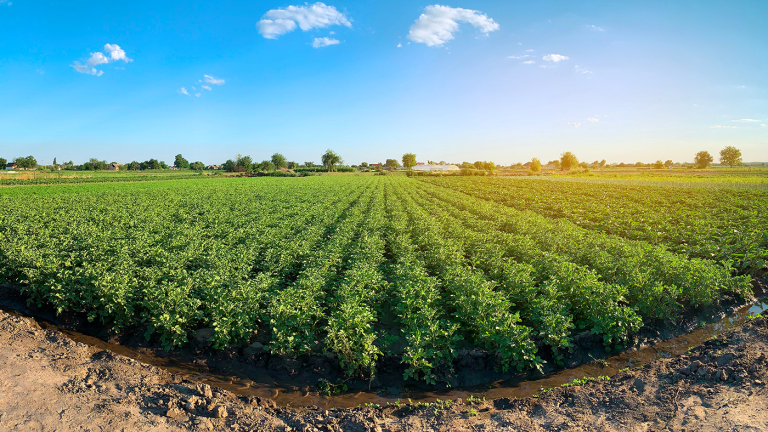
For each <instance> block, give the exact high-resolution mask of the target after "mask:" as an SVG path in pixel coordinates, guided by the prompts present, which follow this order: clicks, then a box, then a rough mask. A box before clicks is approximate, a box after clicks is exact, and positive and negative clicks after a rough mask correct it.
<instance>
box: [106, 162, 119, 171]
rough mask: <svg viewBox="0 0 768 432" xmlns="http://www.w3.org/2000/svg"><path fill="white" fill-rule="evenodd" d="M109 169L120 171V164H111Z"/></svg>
mask: <svg viewBox="0 0 768 432" xmlns="http://www.w3.org/2000/svg"><path fill="white" fill-rule="evenodd" d="M109 170H110V171H120V164H116V163H113V164H109Z"/></svg>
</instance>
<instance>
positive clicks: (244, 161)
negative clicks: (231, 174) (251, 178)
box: [235, 155, 253, 172]
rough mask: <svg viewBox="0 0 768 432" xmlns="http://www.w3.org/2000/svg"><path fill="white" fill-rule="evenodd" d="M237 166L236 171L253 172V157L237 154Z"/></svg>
mask: <svg viewBox="0 0 768 432" xmlns="http://www.w3.org/2000/svg"><path fill="white" fill-rule="evenodd" d="M235 167H236V170H235V171H237V172H253V158H251V157H250V156H241V155H237V159H236V160H235Z"/></svg>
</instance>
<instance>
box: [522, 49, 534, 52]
mask: <svg viewBox="0 0 768 432" xmlns="http://www.w3.org/2000/svg"><path fill="white" fill-rule="evenodd" d="M533 51H535V50H532V49H527V50H525V51H523V52H533Z"/></svg>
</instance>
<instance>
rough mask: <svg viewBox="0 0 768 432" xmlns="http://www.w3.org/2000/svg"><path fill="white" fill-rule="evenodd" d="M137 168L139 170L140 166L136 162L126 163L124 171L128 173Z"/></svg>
mask: <svg viewBox="0 0 768 432" xmlns="http://www.w3.org/2000/svg"><path fill="white" fill-rule="evenodd" d="M139 168H141V164H139V163H138V162H136V161H133V162H128V163H127V164H125V169H126V170H128V171H136V170H137V169H139Z"/></svg>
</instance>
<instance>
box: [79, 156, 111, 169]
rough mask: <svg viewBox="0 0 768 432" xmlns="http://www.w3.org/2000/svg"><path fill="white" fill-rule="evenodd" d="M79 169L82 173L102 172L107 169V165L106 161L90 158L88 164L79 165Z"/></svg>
mask: <svg viewBox="0 0 768 432" xmlns="http://www.w3.org/2000/svg"><path fill="white" fill-rule="evenodd" d="M80 169H82V170H83V171H104V170H106V169H109V164H107V161H104V160H102V161H100V160H98V159H96V158H91V159H89V160H88V162H86V163H84V164H82V165H80Z"/></svg>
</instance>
